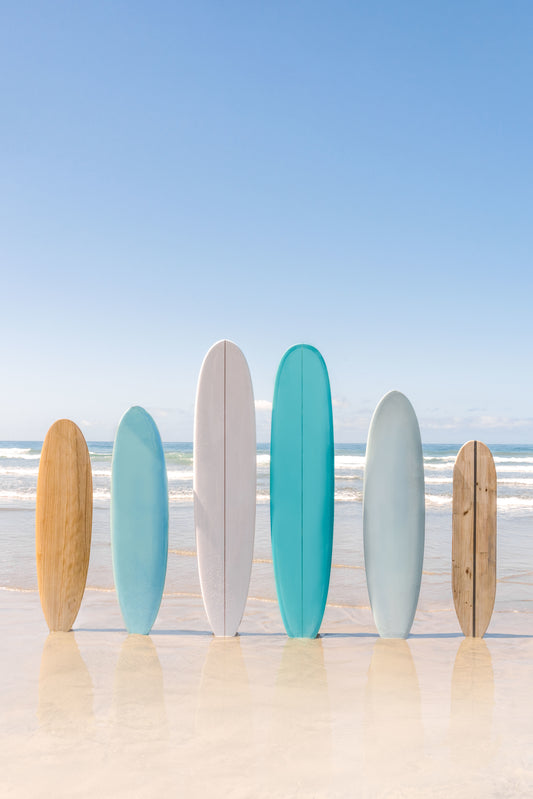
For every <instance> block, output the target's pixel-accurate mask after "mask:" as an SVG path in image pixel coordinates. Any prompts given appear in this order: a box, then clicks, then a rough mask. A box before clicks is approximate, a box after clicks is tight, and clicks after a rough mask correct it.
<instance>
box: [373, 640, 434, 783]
mask: <svg viewBox="0 0 533 799" xmlns="http://www.w3.org/2000/svg"><path fill="white" fill-rule="evenodd" d="M423 739H424V733H423V728H422V720H421V703H420V689H419V686H418V678H417V674H416V669H415V664H414V661H413V658H412V655H411V650H410V648H409V644H408V642H407V641H405V640H403V639H385V638H380V639H378V640H377V641H376V643H375V644H374V650H373V652H372V660H371V662H370V667H369V670H368V680H367V685H366V691H365V699H364V742H365V743H364V748H365V771H366V778H367V780H368V783H369V784H376V785H378V784H379V785H380V786H381V787H382V789H385V788H387V786H388V787H389V788H390V789H392V788H393V787H394V785H395V784H397V781H398V780H399V779H400V778H402V780H403V782H404V784H405V775H406V773H413V774H414V772H415V771H417V770H419V769H420V767H421V762H422V756H423Z"/></svg>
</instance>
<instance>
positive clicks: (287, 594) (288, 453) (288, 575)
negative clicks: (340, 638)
mask: <svg viewBox="0 0 533 799" xmlns="http://www.w3.org/2000/svg"><path fill="white" fill-rule="evenodd" d="M333 503H334V451H333V419H332V413H331V393H330V387H329V378H328V371H327V369H326V364H325V363H324V359H323V358H322V356H321V355H320V353H319V352H318V350H316V349H315V348H314V347H310V346H308V345H307V344H298V345H297V346H295V347H292V348H291V349H290V350H288V351H287V352H286V353H285V355H284V356H283V358H282V360H281V363H280V365H279V369H278V374H277V377H276V386H275V389H274V402H273V404H272V431H271V443H270V524H271V533H272V558H273V562H274V575H275V579H276V590H277V594H278V601H279V606H280V610H281V616H282V619H283V623H284V625H285V629H286V631H287V634H288V635H289V636H290V637H291V638H315V636H316V635H317V634H318V631H319V629H320V624H321V622H322V617H323V615H324V609H325V607H326V600H327V596H328V588H329V576H330V571H331V550H332V545H333Z"/></svg>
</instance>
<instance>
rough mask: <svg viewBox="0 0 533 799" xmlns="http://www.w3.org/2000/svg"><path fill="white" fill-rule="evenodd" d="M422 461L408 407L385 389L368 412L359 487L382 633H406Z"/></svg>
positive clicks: (415, 572) (418, 557)
mask: <svg viewBox="0 0 533 799" xmlns="http://www.w3.org/2000/svg"><path fill="white" fill-rule="evenodd" d="M424 525H425V497H424V463H423V456H422V442H421V440H420V429H419V427H418V420H417V418H416V414H415V412H414V409H413V406H412V405H411V403H410V402H409V400H408V399H407V397H405V396H404V395H403V394H401V393H400V392H399V391H390V392H389V393H388V394H386V395H385V396H384V397H383V399H382V400H381V402H380V403H379V405H378V406H377V408H376V410H375V411H374V415H373V417H372V421H371V423H370V430H369V433H368V442H367V447H366V462H365V477H364V487H363V537H364V549H365V568H366V581H367V586H368V594H369V598H370V604H371V606H372V613H373V615H374V621H375V623H376V627H377V629H378V632H379V634H380V636H381V637H382V638H407V636H408V635H409V631H410V629H411V625H412V623H413V619H414V617H415V612H416V606H417V603H418V595H419V593H420V581H421V578H422V564H423V560H424V537H425V534H424V529H425V528H424Z"/></svg>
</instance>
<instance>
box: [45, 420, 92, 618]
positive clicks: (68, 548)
mask: <svg viewBox="0 0 533 799" xmlns="http://www.w3.org/2000/svg"><path fill="white" fill-rule="evenodd" d="M92 516H93V483H92V472H91V459H90V457H89V451H88V449H87V444H86V442H85V439H84V437H83V433H82V432H81V430H80V429H79V428H78V427H77V426H76V425H75V424H74V422H71V421H69V420H68V419H60V420H59V421H57V422H55V423H54V424H53V425H52V427H51V428H50V429H49V431H48V433H47V434H46V438H45V440H44V444H43V448H42V452H41V460H40V463H39V477H38V479H37V503H36V509H35V544H36V555H37V579H38V583H39V595H40V597H41V606H42V609H43V613H44V617H45V619H46V623H47V624H48V627H49V628H50V630H51V631H52V632H58V631H62V632H68V631H69V630H70V628H71V627H72V625H73V624H74V620H75V619H76V616H77V615H78V611H79V609H80V605H81V600H82V597H83V592H84V591H85V582H86V580H87V569H88V567H89V555H90V551H91V531H92Z"/></svg>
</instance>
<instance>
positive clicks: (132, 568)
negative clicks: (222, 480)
mask: <svg viewBox="0 0 533 799" xmlns="http://www.w3.org/2000/svg"><path fill="white" fill-rule="evenodd" d="M111 552H112V555H113V574H114V578H115V586H116V589H117V595H118V600H119V604H120V610H121V611H122V617H123V619H124V622H125V624H126V628H127V630H128V632H129V633H141V634H144V635H147V634H148V633H149V632H150V630H151V628H152V625H153V623H154V622H155V620H156V618H157V614H158V611H159V606H160V604H161V598H162V596H163V588H164V586H165V577H166V572H167V557H168V488H167V470H166V465H165V455H164V452H163V444H162V443H161V437H160V435H159V430H158V429H157V425H156V423H155V422H154V420H153V419H152V417H151V416H150V414H149V413H147V412H146V411H145V410H144V408H140V407H139V406H134V407H133V408H130V409H129V410H128V411H126V413H125V414H124V416H123V417H122V419H121V420H120V424H119V426H118V430H117V434H116V437H115V444H114V447H113V461H112V468H111Z"/></svg>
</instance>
